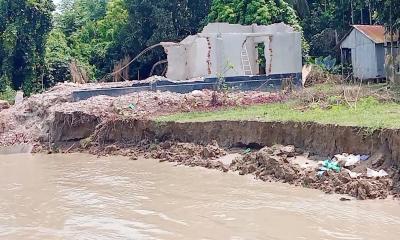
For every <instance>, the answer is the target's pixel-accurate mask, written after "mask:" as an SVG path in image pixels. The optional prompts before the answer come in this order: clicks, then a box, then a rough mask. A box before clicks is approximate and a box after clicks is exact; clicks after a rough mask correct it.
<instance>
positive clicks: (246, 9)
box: [208, 0, 301, 29]
mask: <svg viewBox="0 0 400 240" xmlns="http://www.w3.org/2000/svg"><path fill="white" fill-rule="evenodd" d="M208 19H209V21H210V22H229V23H239V24H253V23H257V24H264V25H268V24H272V23H278V22H285V23H286V24H289V25H291V26H293V27H295V28H297V29H301V27H300V24H299V20H298V17H297V15H296V12H295V11H294V9H293V8H292V7H290V5H289V4H288V3H286V2H284V1H283V0H244V1H241V0H214V1H213V4H212V7H211V12H210V14H209V16H208Z"/></svg>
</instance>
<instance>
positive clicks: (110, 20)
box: [46, 0, 128, 85]
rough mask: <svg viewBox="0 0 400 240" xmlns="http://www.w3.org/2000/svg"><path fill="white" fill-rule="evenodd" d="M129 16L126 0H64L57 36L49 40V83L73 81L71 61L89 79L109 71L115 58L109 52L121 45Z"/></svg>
mask: <svg viewBox="0 0 400 240" xmlns="http://www.w3.org/2000/svg"><path fill="white" fill-rule="evenodd" d="M127 19H128V12H127V10H126V8H125V3H124V0H63V1H62V2H61V4H60V12H59V13H57V14H56V17H55V28H54V30H53V31H52V35H53V34H54V39H52V38H51V39H49V42H48V45H49V46H48V48H47V49H48V54H47V55H46V60H47V61H46V62H47V63H48V65H47V66H48V72H47V76H46V79H48V85H53V84H54V83H55V82H59V81H65V80H70V79H71V76H70V69H69V64H70V63H71V62H75V63H77V66H78V67H79V68H81V70H82V71H83V72H86V73H87V74H88V77H89V79H90V80H95V79H97V78H99V77H101V76H102V75H103V74H104V73H105V72H108V71H109V70H110V69H111V65H112V62H113V61H112V59H110V56H108V55H107V54H108V52H109V51H110V49H111V48H112V47H113V46H114V45H118V39H117V36H118V35H119V33H120V32H121V29H122V28H123V27H124V26H125V24H126V23H127ZM53 40H55V41H53ZM60 49H62V51H60Z"/></svg>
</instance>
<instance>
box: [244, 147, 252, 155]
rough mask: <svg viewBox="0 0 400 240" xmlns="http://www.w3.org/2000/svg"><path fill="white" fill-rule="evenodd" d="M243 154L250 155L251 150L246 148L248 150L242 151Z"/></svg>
mask: <svg viewBox="0 0 400 240" xmlns="http://www.w3.org/2000/svg"><path fill="white" fill-rule="evenodd" d="M243 153H244V154H247V153H251V148H248V149H246V150H244V152H243Z"/></svg>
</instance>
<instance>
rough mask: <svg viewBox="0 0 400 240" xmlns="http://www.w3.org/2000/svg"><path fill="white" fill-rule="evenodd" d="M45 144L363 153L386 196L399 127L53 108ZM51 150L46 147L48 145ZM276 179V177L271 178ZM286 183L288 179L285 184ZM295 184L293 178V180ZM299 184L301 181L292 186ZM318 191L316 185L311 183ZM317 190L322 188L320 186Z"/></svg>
mask: <svg viewBox="0 0 400 240" xmlns="http://www.w3.org/2000/svg"><path fill="white" fill-rule="evenodd" d="M49 137H50V141H49V142H48V143H44V142H43V143H42V144H41V147H40V148H39V149H36V150H35V151H37V152H44V151H49V150H50V152H52V151H54V149H59V150H61V152H66V153H71V152H86V153H91V154H95V155H123V156H130V157H131V158H133V159H135V158H136V156H137V154H138V153H141V154H145V152H146V151H147V150H148V149H149V147H151V146H152V145H153V146H154V145H158V144H160V143H165V142H181V143H192V144H197V145H201V146H206V145H209V144H212V143H213V142H214V143H215V142H216V143H218V146H220V147H222V148H223V149H230V148H235V147H240V148H257V149H260V148H262V147H266V146H273V145H276V144H280V145H293V146H295V147H296V148H299V149H303V150H304V151H307V152H309V153H310V154H312V155H318V156H328V157H332V156H333V155H335V154H339V153H343V152H346V153H352V154H366V155H370V156H372V157H373V158H374V159H376V158H379V161H381V166H382V167H384V168H385V169H391V171H392V172H394V174H392V175H391V178H390V181H391V182H392V183H393V184H391V189H390V191H389V192H390V195H398V192H400V191H398V190H399V189H400V188H399V186H398V185H399V183H400V178H399V174H398V173H399V165H400V161H399V159H400V158H399V156H400V130H398V129H382V130H375V131H373V132H371V131H369V129H368V128H362V127H348V126H339V125H330V124H318V123H308V122H307V123H299V122H260V121H210V122H184V123H180V122H159V121H155V120H144V119H133V118H113V119H107V120H101V119H100V118H98V117H96V116H93V115H89V114H86V113H83V112H79V111H75V112H68V113H66V112H56V113H55V117H54V120H53V121H52V122H51V123H50V126H49ZM49 148H50V149H49ZM181 164H183V165H189V166H202V167H206V168H215V169H219V170H222V171H228V168H229V166H222V165H221V164H220V163H218V162H212V161H208V160H207V161H188V162H183V163H181ZM272 180H274V181H280V180H281V179H272ZM289 183H290V182H289ZM297 183H298V182H297ZM295 185H302V184H295ZM313 188H317V189H320V187H318V186H317V187H313ZM320 190H322V189H320Z"/></svg>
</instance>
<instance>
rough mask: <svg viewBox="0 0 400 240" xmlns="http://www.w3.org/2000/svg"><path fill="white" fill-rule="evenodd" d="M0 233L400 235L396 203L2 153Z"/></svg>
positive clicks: (85, 159)
mask: <svg viewBox="0 0 400 240" xmlns="http://www.w3.org/2000/svg"><path fill="white" fill-rule="evenodd" d="M0 159H1V161H0V197H1V199H2V201H0V215H1V216H2V217H1V218H0V237H1V238H2V239H3V238H4V239H13V240H19V239H27V238H30V239H33V240H36V239H38V240H39V239H48V240H52V239H66V240H69V239H74V240H81V239H82V240H83V239H96V240H98V239H100V240H101V239H113V240H116V239H121V240H122V239H123V240H126V239H165V240H169V239H171V240H172V239H174V240H175V239H280V240H291V239H310V240H313V239H315V240H316V239H352V240H353V239H371V240H372V239H386V240H392V239H393V240H395V239H398V236H399V234H400V232H399V231H400V230H399V229H398V226H399V224H400V210H399V209H400V208H399V202H398V201H392V200H380V201H350V202H340V201H338V199H339V198H340V196H339V195H326V194H322V193H321V192H320V191H316V190H311V189H305V188H297V187H293V186H290V185H286V184H279V183H269V184H265V183H263V182H261V181H254V180H253V178H252V177H250V176H249V177H246V176H245V177H239V176H237V175H236V174H229V173H228V174H223V173H221V172H219V171H212V170H206V169H202V168H186V167H173V166H172V165H171V164H167V163H163V164H160V163H158V161H155V160H150V159H147V160H145V159H142V158H140V159H138V161H131V160H129V159H128V158H125V157H118V156H113V157H100V158H97V157H95V156H93V155H86V154H67V155H65V154H63V155H61V154H54V155H33V156H29V155H25V156H21V155H19V156H15V155H14V156H0Z"/></svg>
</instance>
